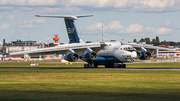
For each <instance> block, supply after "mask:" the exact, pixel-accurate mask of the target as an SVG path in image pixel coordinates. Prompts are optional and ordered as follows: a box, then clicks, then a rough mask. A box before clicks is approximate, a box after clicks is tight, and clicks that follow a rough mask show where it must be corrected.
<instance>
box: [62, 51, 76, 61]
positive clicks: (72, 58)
mask: <svg viewBox="0 0 180 101" xmlns="http://www.w3.org/2000/svg"><path fill="white" fill-rule="evenodd" d="M64 59H65V60H67V61H72V62H73V61H77V60H78V59H79V55H78V54H77V53H69V54H67V55H66V56H65V57H64Z"/></svg>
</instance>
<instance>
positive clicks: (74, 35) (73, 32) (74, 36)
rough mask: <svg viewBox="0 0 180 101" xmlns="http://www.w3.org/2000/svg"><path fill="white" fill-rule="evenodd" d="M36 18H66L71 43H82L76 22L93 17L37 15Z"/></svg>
mask: <svg viewBox="0 0 180 101" xmlns="http://www.w3.org/2000/svg"><path fill="white" fill-rule="evenodd" d="M35 16H36V17H52V18H64V21H65V24H66V29H67V33H68V37H69V43H81V42H83V41H82V40H81V39H80V38H79V35H78V32H77V29H76V26H75V23H74V20H77V18H82V17H91V16H93V15H84V16H41V15H35Z"/></svg>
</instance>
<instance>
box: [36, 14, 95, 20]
mask: <svg viewBox="0 0 180 101" xmlns="http://www.w3.org/2000/svg"><path fill="white" fill-rule="evenodd" d="M35 16H36V17H52V18H66V19H70V20H77V18H82V17H91V16H93V15H82V16H56V15H54V16H43V15H35Z"/></svg>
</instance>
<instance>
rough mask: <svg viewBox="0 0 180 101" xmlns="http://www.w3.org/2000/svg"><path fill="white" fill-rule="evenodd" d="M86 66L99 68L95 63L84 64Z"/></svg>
mask: <svg viewBox="0 0 180 101" xmlns="http://www.w3.org/2000/svg"><path fill="white" fill-rule="evenodd" d="M84 68H98V65H97V64H94V63H89V64H84Z"/></svg>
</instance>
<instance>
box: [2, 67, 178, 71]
mask: <svg viewBox="0 0 180 101" xmlns="http://www.w3.org/2000/svg"><path fill="white" fill-rule="evenodd" d="M0 69H27V70H28V69H58V70H176V71H180V68H82V67H0Z"/></svg>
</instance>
